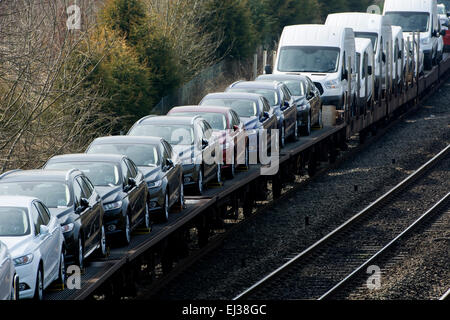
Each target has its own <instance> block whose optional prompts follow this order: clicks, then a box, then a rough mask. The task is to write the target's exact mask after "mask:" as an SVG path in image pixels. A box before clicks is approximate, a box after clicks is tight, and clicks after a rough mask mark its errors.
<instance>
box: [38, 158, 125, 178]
mask: <svg viewBox="0 0 450 320" xmlns="http://www.w3.org/2000/svg"><path fill="white" fill-rule="evenodd" d="M108 153H109V152H108ZM45 169H50V170H64V171H67V170H70V169H78V170H81V171H83V173H84V174H85V175H86V176H87V177H88V178H89V180H91V182H92V184H93V185H94V186H98V187H106V186H110V187H112V186H119V185H120V184H121V179H120V174H119V168H118V167H117V166H116V165H114V164H113V163H107V162H54V163H51V162H50V163H49V164H47V165H46V166H45Z"/></svg>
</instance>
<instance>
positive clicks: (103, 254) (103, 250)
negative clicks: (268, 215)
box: [98, 226, 107, 257]
mask: <svg viewBox="0 0 450 320" xmlns="http://www.w3.org/2000/svg"><path fill="white" fill-rule="evenodd" d="M99 244H100V248H99V250H98V251H99V254H100V256H101V257H106V254H107V252H106V232H105V226H102V229H101V235H100V243H99Z"/></svg>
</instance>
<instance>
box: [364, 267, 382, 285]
mask: <svg viewBox="0 0 450 320" xmlns="http://www.w3.org/2000/svg"><path fill="white" fill-rule="evenodd" d="M367 274H370V276H369V278H368V279H367V281H366V285H367V288H368V289H369V290H380V289H381V269H380V267H379V266H370V267H368V268H367Z"/></svg>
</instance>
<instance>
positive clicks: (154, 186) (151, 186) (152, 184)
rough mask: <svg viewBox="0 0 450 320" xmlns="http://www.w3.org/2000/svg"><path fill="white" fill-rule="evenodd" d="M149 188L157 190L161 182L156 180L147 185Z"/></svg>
mask: <svg viewBox="0 0 450 320" xmlns="http://www.w3.org/2000/svg"><path fill="white" fill-rule="evenodd" d="M147 185H148V187H149V188H159V187H161V185H162V180H158V181H152V182H149V183H147Z"/></svg>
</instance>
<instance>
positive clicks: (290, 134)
mask: <svg viewBox="0 0 450 320" xmlns="http://www.w3.org/2000/svg"><path fill="white" fill-rule="evenodd" d="M227 91H229V92H248V93H256V94H260V95H262V96H264V97H265V98H266V99H267V100H268V101H269V103H270V106H271V107H272V108H273V109H274V113H275V115H276V116H277V119H278V128H279V130H280V146H281V147H284V146H285V143H286V139H288V138H289V139H291V140H295V139H296V138H297V136H298V126H297V107H296V104H295V101H294V99H293V98H292V96H291V93H290V92H289V89H288V88H287V87H286V85H285V84H283V83H281V82H277V81H274V82H263V81H238V82H235V83H233V84H232V85H231V86H229V87H228V89H227Z"/></svg>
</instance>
